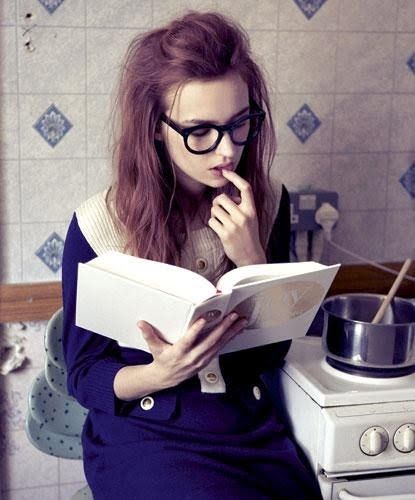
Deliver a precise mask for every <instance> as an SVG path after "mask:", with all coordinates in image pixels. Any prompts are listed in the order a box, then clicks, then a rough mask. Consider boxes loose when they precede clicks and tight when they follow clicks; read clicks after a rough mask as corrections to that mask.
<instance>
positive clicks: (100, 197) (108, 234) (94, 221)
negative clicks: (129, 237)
mask: <svg viewBox="0 0 415 500" xmlns="http://www.w3.org/2000/svg"><path fill="white" fill-rule="evenodd" d="M107 192H108V190H105V191H102V192H100V193H97V194H96V195H94V196H92V197H91V198H89V199H88V200H86V201H85V202H84V203H82V205H80V206H79V207H78V208H77V209H76V210H75V214H76V218H77V220H78V225H79V228H80V230H81V231H82V234H83V235H84V237H85V239H86V240H87V242H88V243H89V245H90V246H91V248H92V249H93V250H94V252H95V253H96V254H97V255H100V254H102V253H104V252H108V251H110V250H116V251H118V252H122V251H123V250H124V238H123V237H122V235H121V234H120V232H119V230H118V228H117V227H116V225H115V223H114V221H113V219H112V217H111V214H110V212H109V209H108V206H107V202H106V195H107Z"/></svg>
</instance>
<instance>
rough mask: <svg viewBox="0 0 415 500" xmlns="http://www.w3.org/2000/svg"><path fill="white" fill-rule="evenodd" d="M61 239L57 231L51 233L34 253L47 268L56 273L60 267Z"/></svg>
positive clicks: (62, 242)
mask: <svg viewBox="0 0 415 500" xmlns="http://www.w3.org/2000/svg"><path fill="white" fill-rule="evenodd" d="M63 244H64V241H63V239H62V238H61V237H60V236H59V234H57V233H52V234H51V235H50V236H49V238H48V239H47V240H46V241H45V243H43V245H42V246H41V247H40V248H39V250H37V252H36V255H37V256H38V257H39V259H40V260H41V261H42V262H43V263H44V264H45V265H46V266H48V268H49V269H50V270H51V271H53V272H54V273H56V272H57V271H59V269H60V268H61V267H62V254H63Z"/></svg>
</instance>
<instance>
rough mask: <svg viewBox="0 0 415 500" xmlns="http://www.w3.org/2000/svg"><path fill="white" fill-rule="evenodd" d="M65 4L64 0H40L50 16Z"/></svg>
mask: <svg viewBox="0 0 415 500" xmlns="http://www.w3.org/2000/svg"><path fill="white" fill-rule="evenodd" d="M63 2H64V0H39V3H41V4H42V5H43V7H45V9H46V10H47V11H48V12H49V14H53V13H54V12H55V10H56V9H57V8H58V7H59V6H60V5H61V4H63Z"/></svg>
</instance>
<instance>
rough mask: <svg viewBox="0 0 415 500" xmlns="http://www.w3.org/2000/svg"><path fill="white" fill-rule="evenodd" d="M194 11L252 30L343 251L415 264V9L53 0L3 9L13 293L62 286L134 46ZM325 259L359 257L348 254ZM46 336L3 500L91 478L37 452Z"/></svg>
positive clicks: (2, 175)
mask: <svg viewBox="0 0 415 500" xmlns="http://www.w3.org/2000/svg"><path fill="white" fill-rule="evenodd" d="M53 3H55V4H58V3H59V2H52V1H48V0H43V4H45V5H52V4H53ZM301 5H303V6H304V7H308V8H309V11H308V12H309V18H308V17H307V16H306V15H305V14H304V12H303V11H302V10H301V9H300V6H301ZM319 5H320V8H317V7H318V6H319ZM185 8H192V9H201V10H208V9H212V8H213V9H217V10H219V11H222V12H224V13H225V14H229V15H232V16H234V17H235V18H236V20H238V21H239V22H240V23H241V24H242V25H243V26H244V27H245V29H246V30H247V31H248V33H249V36H250V39H251V44H252V48H253V51H254V53H255V54H256V56H257V59H258V61H259V63H260V64H261V65H262V66H263V67H264V69H265V71H266V74H267V78H268V82H269V87H270V91H271V94H272V99H273V110H274V119H275V123H276V127H277V134H278V144H279V153H278V157H277V159H276V162H275V165H274V171H273V174H274V175H278V176H280V177H281V179H282V180H283V181H284V182H285V183H286V185H287V186H288V187H289V189H291V190H294V189H297V188H310V187H312V188H313V187H314V188H321V189H330V190H335V191H338V193H339V197H340V198H339V203H340V211H341V218H340V221H339V223H338V226H337V228H336V229H335V232H334V235H333V238H334V240H335V241H337V242H338V243H339V244H341V245H343V246H345V247H347V248H349V249H350V250H352V251H354V252H357V253H359V254H362V255H364V256H366V257H369V258H372V259H376V260H379V261H388V260H392V261H399V260H403V259H404V258H406V257H408V256H412V257H415V254H414V248H415V244H414V241H415V187H414V183H415V180H414V178H415V134H414V130H415V113H414V110H415V68H414V71H412V70H411V68H410V67H409V65H408V64H407V63H408V61H409V59H410V58H411V56H412V55H413V54H415V1H414V0H387V1H385V0H325V1H323V2H322V1H321V0H140V1H139V2H137V1H136V0H118V1H117V2H109V1H108V0H94V1H87V0H63V1H62V3H61V4H60V5H59V6H58V7H57V8H56V10H55V11H54V12H53V13H49V12H48V11H47V9H46V8H45V6H44V5H42V3H41V2H40V1H39V0H3V1H2V2H0V75H1V76H0V111H1V112H0V166H1V169H0V281H1V282H6V283H13V282H28V281H44V280H47V281H50V280H59V279H60V268H59V266H58V267H57V268H54V269H53V270H51V269H50V268H49V267H48V266H47V265H46V264H45V262H44V260H41V259H40V258H39V257H38V255H37V254H38V253H39V252H38V251H39V249H40V248H41V247H42V245H44V243H45V241H47V240H48V239H50V238H51V237H52V240H54V241H53V242H52V243H53V245H52V246H51V248H52V250H50V251H52V252H54V257H55V258H57V259H58V261H59V258H60V252H61V250H62V242H63V240H64V238H65V232H66V227H67V224H68V221H69V219H70V217H71V214H72V212H73V210H74V209H75V207H76V206H77V205H78V204H79V203H80V202H81V201H82V200H84V199H85V198H87V197H88V196H90V195H92V194H93V193H95V192H97V191H99V190H101V189H103V188H104V187H105V186H106V184H107V183H108V180H109V178H110V165H109V160H108V158H109V153H108V147H107V146H108V132H109V129H110V123H109V111H110V104H111V94H112V92H113V90H114V85H115V82H116V79H117V76H118V71H119V67H120V62H121V58H122V56H123V54H124V52H125V50H126V47H127V44H128V42H129V40H130V39H131V38H132V37H133V36H134V34H136V33H137V32H141V31H145V30H147V29H150V28H152V27H155V26H159V25H161V24H162V23H164V22H165V21H167V20H168V19H170V18H171V17H172V16H176V15H179V14H180V13H182V12H183V10H184V9H185ZM313 12H314V15H312V14H313ZM29 13H30V14H31V16H30V18H28V17H27V14H29ZM25 44H29V47H27V46H26V45H25ZM30 48H31V49H34V50H29V49H30ZM52 104H53V105H54V106H55V107H56V108H57V110H58V113H61V114H62V115H63V116H64V117H65V118H66V120H68V122H69V123H70V125H68V124H67V126H69V127H70V128H69V131H68V132H67V133H66V135H65V136H64V137H63V138H62V139H61V140H60V141H59V142H58V143H57V144H55V145H54V146H51V145H50V144H49V143H48V142H46V140H45V139H44V138H43V137H42V136H41V135H40V134H39V132H38V131H37V130H36V129H35V128H34V125H35V124H36V123H37V121H38V120H39V118H40V117H41V115H42V114H43V113H44V112H45V111H46V110H47V109H48V108H49V107H50V106H51V105H52ZM304 105H307V106H308V108H309V109H310V110H311V112H312V113H314V114H315V116H316V117H317V119H318V120H319V121H320V126H319V127H318V128H317V129H316V130H315V131H314V133H313V134H311V135H310V137H309V138H308V139H307V140H305V141H304V142H301V141H300V140H299V139H298V137H297V136H296V135H295V133H294V132H293V130H292V129H291V128H290V127H289V126H288V125H287V123H288V122H289V121H290V120H291V118H292V117H293V116H294V115H295V114H296V113H297V111H298V110H299V109H300V108H302V107H303V106H304ZM410 169H411V170H410ZM408 171H409V172H412V174H411V179H412V180H411V181H409V182H407V184H406V186H407V189H405V188H404V186H403V184H402V182H401V181H400V179H402V176H403V175H404V174H405V173H406V172H408ZM408 176H409V174H408ZM411 186H412V187H411ZM411 189H412V193H413V194H412V196H411V194H410V193H409V192H408V191H410V190H411ZM324 256H325V258H326V259H327V260H328V261H330V262H332V261H337V260H339V261H342V262H350V261H352V260H353V259H352V258H351V257H348V256H347V255H345V254H342V253H340V252H339V251H337V250H336V251H334V250H331V251H326V252H325V253H324ZM32 330H34V331H32ZM41 331H42V328H41V325H40V326H39V325H37V326H36V325H32V326H31V327H30V328H29V331H28V337H29V338H30V342H29V348H28V350H29V357H30V358H31V360H32V361H31V363H30V364H29V365H28V366H27V367H26V368H25V370H23V371H21V372H16V373H13V374H11V375H9V376H8V377H7V378H5V379H2V380H1V383H2V384H3V386H2V387H1V388H0V391H2V392H1V394H3V396H2V397H3V401H7V405H6V410H4V409H3V413H2V418H1V420H2V421H3V426H4V425H6V431H7V432H6V434H5V433H4V432H3V434H2V440H3V441H2V448H3V449H5V448H4V447H5V446H7V450H8V455H7V457H6V458H4V457H3V463H2V469H1V471H2V475H5V476H4V477H5V478H6V479H5V482H3V483H2V484H3V487H4V485H6V489H7V490H8V493H3V500H4V498H10V499H11V500H16V499H19V500H22V499H25V498H29V497H30V498H45V499H48V498H50V499H60V500H64V499H67V498H70V495H71V494H73V492H75V491H76V490H77V489H79V488H80V487H81V484H82V483H83V481H84V478H83V473H82V464H81V463H80V462H73V461H68V460H62V459H55V458H53V457H48V456H46V455H43V454H41V453H40V452H37V451H36V450H35V449H34V448H33V447H32V446H30V445H29V444H28V442H27V441H26V439H25V435H24V431H23V427H22V422H23V420H22V418H23V417H22V416H23V412H24V409H25V404H26V402H25V391H26V388H27V386H28V384H29V383H30V381H31V380H32V379H33V376H34V375H35V374H36V372H37V370H39V369H41V366H42V362H43V361H42V356H43V352H42V335H41V333H40V332H41ZM42 334H43V332H42ZM7 408H8V409H9V410H7ZM6 411H9V413H8V414H7V415H6V413H5V412H6ZM35 471H39V472H35ZM5 495H6V496H5Z"/></svg>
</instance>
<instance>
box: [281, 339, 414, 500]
mask: <svg viewBox="0 0 415 500" xmlns="http://www.w3.org/2000/svg"><path fill="white" fill-rule="evenodd" d="M277 382H278V385H279V392H280V397H281V398H282V405H283V407H284V408H285V411H286V414H287V420H288V424H289V426H290V427H291V429H292V432H293V434H294V437H295V439H296V441H297V443H298V444H299V445H300V446H301V448H302V449H303V451H304V452H305V454H306V456H307V458H308V460H309V462H310V465H311V467H312V469H313V471H314V472H315V474H316V475H317V477H318V480H319V483H320V487H321V490H322V494H323V498H324V500H328V499H330V500H331V499H340V500H353V499H362V498H365V499H366V500H368V499H371V500H374V499H379V500H380V499H384V500H386V499H387V500H415V373H413V374H410V375H405V376H401V377H393V378H370V377H364V376H360V375H359V376H358V375H351V374H347V373H344V372H341V371H339V370H337V369H336V368H333V367H332V366H330V365H329V364H328V363H327V362H326V360H325V354H324V353H323V350H322V346H321V338H320V337H305V338H302V339H297V340H294V341H293V344H292V347H291V349H290V351H289V353H288V355H287V357H286V361H285V364H284V366H283V368H282V369H281V370H280V371H279V373H278V377H277Z"/></svg>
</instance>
